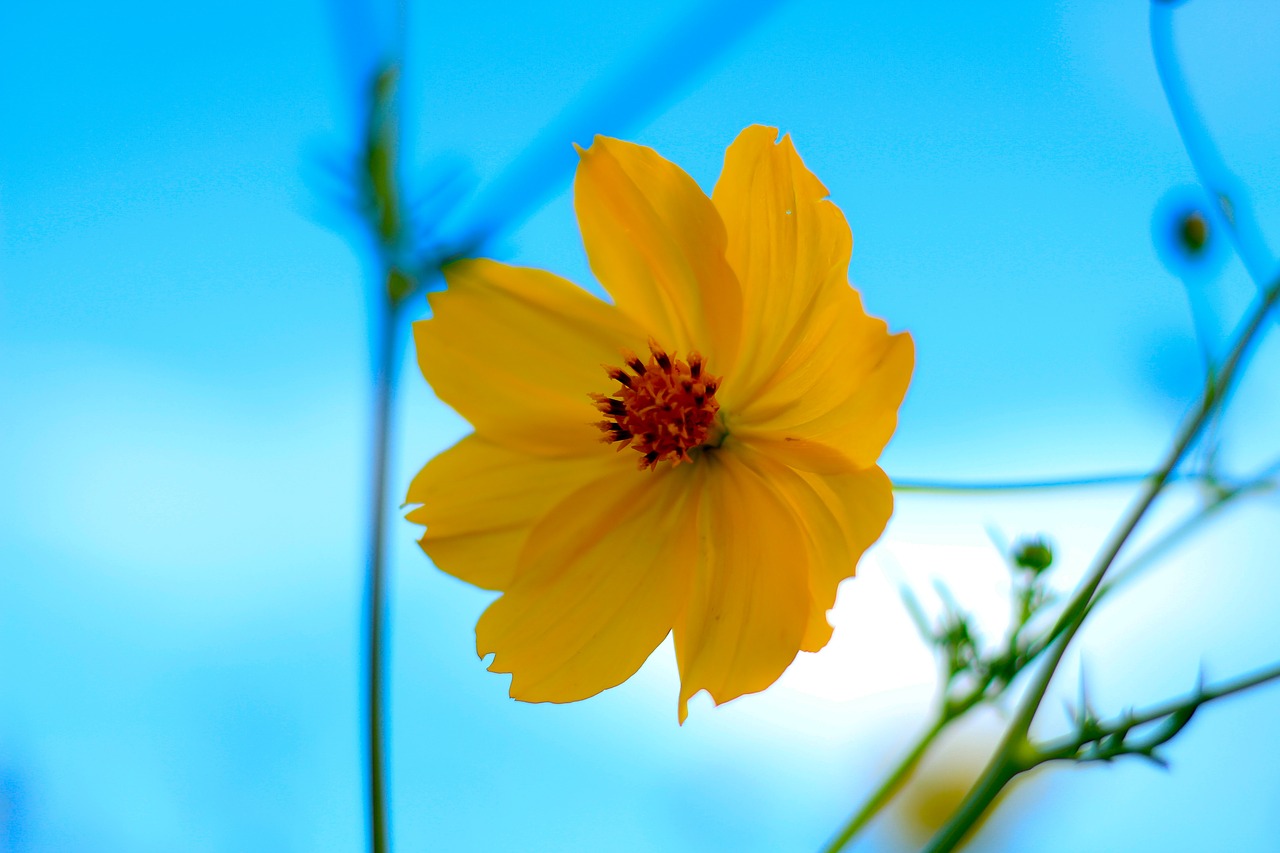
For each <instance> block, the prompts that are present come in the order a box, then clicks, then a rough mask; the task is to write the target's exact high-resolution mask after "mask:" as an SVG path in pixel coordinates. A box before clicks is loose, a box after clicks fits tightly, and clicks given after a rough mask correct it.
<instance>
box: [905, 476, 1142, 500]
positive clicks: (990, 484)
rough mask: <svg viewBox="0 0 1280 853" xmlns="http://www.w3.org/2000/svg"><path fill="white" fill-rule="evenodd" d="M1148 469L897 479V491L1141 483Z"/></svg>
mask: <svg viewBox="0 0 1280 853" xmlns="http://www.w3.org/2000/svg"><path fill="white" fill-rule="evenodd" d="M1150 477H1151V474H1150V473H1148V472H1145V471H1144V472H1133V473H1125V474H1100V475H1097V476H1091V477H1066V478H1062V479H1055V480H991V481H985V482H984V481H973V482H963V481H959V480H949V481H948V480H894V481H893V490H894V491H895V492H904V493H908V492H916V493H920V494H939V495H942V494H970V493H973V492H1022V491H1034V490H1039V489H1075V488H1085V487H1089V486H1116V485H1126V484H1131V483H1141V482H1142V481H1144V480H1147V479H1150Z"/></svg>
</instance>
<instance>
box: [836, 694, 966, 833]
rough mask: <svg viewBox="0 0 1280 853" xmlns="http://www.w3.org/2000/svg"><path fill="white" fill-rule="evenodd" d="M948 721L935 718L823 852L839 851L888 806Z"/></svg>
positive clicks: (943, 718)
mask: <svg viewBox="0 0 1280 853" xmlns="http://www.w3.org/2000/svg"><path fill="white" fill-rule="evenodd" d="M950 722H951V719H949V718H947V717H939V718H938V719H937V720H936V721H935V722H934V724H933V725H932V726H930V727H929V728H928V729H926V730H925V731H924V732H923V733H922V734H921V735H920V737H919V738H918V739H917V740H916V743H915V745H914V746H912V747H911V749H910V750H909V751H908V752H907V753H906V754H905V755H904V756H902V758H901V760H899V762H898V764H897V766H896V767H894V768H893V771H892V772H890V773H889V775H888V776H886V777H885V778H884V779H883V781H881V782H880V786H879V787H878V788H876V790H875V791H873V792H872V794H871V796H870V797H868V798H867V799H866V801H865V802H863V804H862V807H861V808H859V809H858V811H857V812H855V813H854V815H853V817H851V818H849V822H848V823H846V824H845V825H844V826H843V827H842V828H841V830H840V834H839V835H837V836H836V837H835V838H833V839H832V840H831V843H830V844H828V845H827V846H826V847H825V848H824V851H825V853H838V851H840V850H843V849H844V848H845V845H847V844H848V843H849V842H850V841H852V840H853V839H854V836H856V835H857V834H858V833H859V832H861V831H862V830H863V828H865V827H866V825H867V824H868V823H870V822H871V819H872V818H874V817H875V816H876V815H877V814H879V813H880V810H881V809H883V808H884V807H885V806H886V805H888V803H889V801H890V800H892V799H893V798H894V796H895V795H896V794H897V793H898V791H900V790H901V789H902V786H903V785H904V784H906V781H907V779H909V778H910V777H911V774H912V773H913V772H915V769H916V765H917V764H919V763H920V759H921V758H923V757H924V754H925V752H927V751H928V749H929V747H930V746H931V745H932V744H933V742H934V740H936V739H937V737H938V735H939V734H941V733H942V730H943V729H945V728H946V727H947V725H948V724H950Z"/></svg>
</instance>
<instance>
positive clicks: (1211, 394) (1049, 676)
mask: <svg viewBox="0 0 1280 853" xmlns="http://www.w3.org/2000/svg"><path fill="white" fill-rule="evenodd" d="M1277 300H1280V281H1278V282H1273V283H1272V284H1271V285H1270V286H1268V287H1267V288H1266V290H1265V292H1264V295H1263V297H1262V299H1261V300H1259V302H1258V303H1257V304H1256V306H1255V307H1254V309H1253V311H1252V312H1251V313H1250V315H1249V317H1248V320H1247V321H1246V323H1245V325H1244V327H1243V329H1242V330H1241V331H1240V333H1239V334H1238V335H1237V337H1236V341H1235V345H1234V346H1233V347H1232V348H1231V352H1230V354H1229V355H1228V356H1227V359H1226V361H1225V362H1224V363H1223V367H1222V373H1221V375H1220V380H1219V383H1218V385H1217V386H1210V387H1209V388H1206V389H1205V392H1204V395H1203V396H1202V397H1201V399H1200V402H1199V404H1198V405H1197V406H1196V407H1195V408H1194V409H1193V410H1192V412H1191V414H1190V416H1188V417H1187V419H1186V420H1185V421H1184V422H1183V425H1182V426H1181V428H1179V430H1178V433H1177V435H1176V437H1175V439H1174V442H1173V446H1172V447H1171V448H1170V450H1169V452H1168V454H1167V456H1166V457H1165V461H1164V463H1163V464H1162V465H1161V466H1160V467H1159V468H1158V469H1157V470H1156V471H1155V473H1154V474H1152V475H1151V476H1150V477H1149V478H1148V479H1147V481H1146V486H1145V487H1144V488H1143V490H1142V493H1141V494H1140V496H1139V498H1138V500H1137V502H1136V503H1135V504H1134V505H1133V507H1132V508H1131V509H1130V510H1129V512H1128V513H1127V514H1126V515H1125V517H1124V518H1123V520H1122V521H1121V523H1120V525H1119V527H1117V528H1116V530H1115V532H1114V533H1113V534H1112V535H1111V538H1110V540H1109V542H1108V544H1107V546H1106V548H1104V550H1103V551H1102V553H1101V555H1100V556H1099V558H1098V560H1097V561H1096V562H1095V563H1094V566H1093V568H1092V570H1091V571H1090V572H1089V574H1088V575H1087V576H1086V578H1085V581H1084V582H1083V583H1082V584H1081V585H1080V586H1079V587H1078V588H1077V590H1076V592H1075V594H1074V595H1073V596H1072V598H1071V601H1070V602H1069V603H1068V605H1067V607H1066V608H1065V609H1064V610H1063V612H1062V615H1061V616H1060V617H1059V619H1058V622H1057V624H1056V625H1055V626H1054V629H1053V633H1054V634H1057V635H1059V639H1058V640H1057V641H1056V642H1054V643H1053V644H1052V645H1051V646H1050V647H1049V649H1048V650H1047V652H1048V654H1047V657H1046V659H1045V662H1044V663H1043V664H1042V665H1041V666H1040V668H1039V669H1038V670H1037V671H1036V675H1035V678H1034V679H1033V680H1032V683H1031V685H1030V686H1029V687H1028V689H1027V692H1026V693H1025V694H1024V695H1023V697H1022V700H1021V701H1020V702H1019V704H1018V708H1017V711H1016V712H1015V714H1014V717H1013V719H1012V720H1011V721H1010V723H1009V728H1008V730H1007V731H1006V733H1005V737H1004V739H1003V740H1002V741H1001V743H1000V746H999V748H998V749H997V751H996V754H995V756H993V757H992V760H991V763H990V764H989V765H988V767H987V769H986V770H985V771H984V772H983V774H982V776H981V778H979V780H978V782H977V783H976V784H975V786H974V788H973V790H971V791H970V792H969V795H968V796H967V797H966V798H965V800H964V802H963V803H962V804H961V806H960V809H959V811H957V812H956V814H955V815H953V816H952V818H951V820H950V821H948V823H947V825H946V826H945V827H943V829H942V831H941V832H939V833H938V835H937V836H936V837H935V838H934V839H933V840H932V841H931V842H930V844H929V846H928V847H927V848H926V850H927V851H929V853H942V851H947V850H952V849H954V847H955V845H956V844H957V843H959V841H960V839H962V838H963V837H964V836H965V835H966V834H967V833H968V832H969V830H970V829H971V828H972V826H973V824H974V823H975V822H976V821H977V820H978V818H980V817H981V816H982V814H983V812H985V811H986V809H987V807H988V806H990V804H991V802H992V801H993V800H994V799H995V793H992V792H991V791H990V790H989V789H990V788H992V787H993V786H994V787H995V792H996V793H998V792H999V789H1000V788H1002V787H1004V785H1005V784H1007V783H1008V781H1009V779H1011V778H1013V777H1012V775H1009V774H1010V773H1011V772H1012V773H1014V774H1016V773H1017V772H1020V771H1017V770H1011V768H1015V767H1016V766H1017V759H1018V758H1019V757H1020V756H1021V753H1022V752H1024V751H1025V749H1026V744H1027V734H1028V732H1029V731H1030V729H1031V722H1032V720H1033V719H1034V718H1035V715H1036V711H1038V710H1039V708H1040V703H1041V702H1042V701H1043V699H1044V696H1045V693H1046V691H1047V690H1048V689H1049V683H1050V682H1051V681H1052V680H1053V676H1054V673H1055V672H1056V671H1057V668H1058V665H1059V664H1060V663H1061V662H1062V658H1063V655H1065V654H1066V651H1067V647H1068V646H1069V645H1070V644H1071V641H1072V640H1073V639H1074V638H1075V635H1076V632H1077V631H1079V630H1080V626H1081V625H1082V624H1083V623H1084V620H1085V617H1086V616H1087V615H1088V613H1089V607H1090V604H1091V602H1092V600H1093V597H1094V593H1096V592H1097V590H1098V586H1099V585H1100V584H1101V583H1102V580H1103V578H1104V577H1105V576H1106V574H1107V571H1108V570H1109V569H1110V568H1111V566H1112V564H1113V563H1114V562H1115V560H1116V558H1117V557H1118V556H1119V555H1120V551H1121V550H1122V549H1123V548H1124V546H1125V544H1126V543H1127V542H1128V541H1129V537H1130V536H1131V535H1132V534H1133V532H1134V530H1136V529H1137V527H1138V524H1139V523H1140V522H1141V521H1142V519H1143V518H1144V517H1145V516H1146V514H1147V511H1148V510H1149V509H1150V508H1151V505H1152V504H1153V503H1155V500H1156V498H1157V497H1158V496H1159V495H1160V493H1161V491H1162V490H1163V489H1164V486H1165V484H1166V483H1167V482H1168V480H1169V477H1170V475H1171V474H1172V473H1173V471H1174V469H1175V468H1177V466H1178V464H1179V463H1180V462H1181V461H1182V459H1183V457H1184V456H1185V455H1186V454H1187V451H1188V450H1190V448H1191V446H1192V445H1193V444H1194V443H1195V441H1196V439H1197V438H1198V437H1199V436H1200V434H1201V432H1202V431H1203V429H1204V427H1205V424H1206V423H1208V421H1209V418H1210V417H1211V416H1212V414H1213V413H1214V411H1215V410H1216V409H1218V408H1219V407H1220V406H1222V405H1223V404H1224V403H1225V401H1226V400H1227V398H1228V396H1229V394H1230V392H1231V390H1232V387H1233V385H1234V383H1235V380H1236V377H1237V376H1238V372H1239V369H1240V367H1241V366H1242V365H1243V364H1244V360H1245V358H1246V356H1247V355H1248V354H1249V353H1250V351H1251V350H1252V347H1253V344H1254V342H1255V341H1256V339H1257V337H1258V332H1259V330H1260V329H1261V328H1262V325H1263V323H1264V322H1265V321H1266V320H1267V318H1268V316H1269V315H1270V313H1271V310H1272V308H1274V307H1275V304H1276V302H1277Z"/></svg>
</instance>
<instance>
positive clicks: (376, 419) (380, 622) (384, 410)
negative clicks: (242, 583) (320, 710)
mask: <svg viewBox="0 0 1280 853" xmlns="http://www.w3.org/2000/svg"><path fill="white" fill-rule="evenodd" d="M379 304H380V305H381V306H382V315H381V316H380V317H379V318H378V321H377V330H376V331H375V334H376V335H377V342H376V345H375V348H374V394H373V459H372V465H373V468H372V484H371V486H370V488H371V489H372V494H371V496H370V497H371V508H372V513H371V517H370V520H369V566H368V574H367V576H366V592H365V600H366V602H367V604H368V608H369V609H368V613H367V615H366V619H365V626H366V631H367V633H366V636H365V654H366V668H367V673H366V675H367V683H366V688H367V692H366V695H365V699H366V703H367V704H366V723H367V725H368V730H367V733H366V738H367V742H368V747H369V750H368V762H369V763H368V767H367V771H366V773H367V775H366V778H367V785H368V802H369V832H370V838H369V844H370V849H371V850H372V851H373V853H386V851H387V849H388V843H387V793H386V740H385V737H384V732H385V711H384V701H385V697H386V675H385V671H386V652H385V648H384V646H385V635H386V609H387V608H386V587H387V581H386V552H385V548H384V546H385V538H386V537H385V533H384V528H385V527H386V505H387V474H388V469H389V467H390V444H391V400H392V387H393V384H394V371H395V355H396V329H397V319H398V318H397V314H398V312H397V311H396V307H395V304H394V303H393V302H392V301H391V299H390V298H383V299H380V300H379Z"/></svg>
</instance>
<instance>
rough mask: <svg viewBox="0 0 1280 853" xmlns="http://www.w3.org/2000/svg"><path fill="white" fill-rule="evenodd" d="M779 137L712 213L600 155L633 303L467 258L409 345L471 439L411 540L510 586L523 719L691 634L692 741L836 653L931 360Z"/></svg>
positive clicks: (429, 490) (607, 258) (499, 616)
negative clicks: (890, 472) (893, 458)
mask: <svg viewBox="0 0 1280 853" xmlns="http://www.w3.org/2000/svg"><path fill="white" fill-rule="evenodd" d="M777 136H778V134H777V131H776V130H775V129H773V128H767V127H759V126H754V127H750V128H747V129H746V130H744V131H743V132H742V133H741V134H740V135H739V137H738V139H737V140H736V141H735V142H734V143H733V144H732V145H731V146H730V148H729V150H728V152H727V154H726V156H725V165H724V170H723V172H722V173H721V176H720V179H719V181H718V182H717V184H716V187H715V191H714V193H713V194H712V196H711V197H710V198H708V197H707V196H706V195H705V194H704V193H703V192H702V191H701V190H700V189H699V188H698V186H697V184H696V183H694V181H693V180H692V179H691V178H690V177H689V176H688V175H687V174H685V172H683V171H682V170H681V169H680V168H679V167H677V166H675V165H674V164H672V163H670V162H668V161H667V160H664V159H663V158H662V157H660V156H659V155H658V154H657V153H656V152H654V151H653V150H651V149H649V148H645V147H642V146H639V145H633V144H630V143H626V142H621V141H619V140H616V139H607V138H603V137H597V138H596V140H595V142H594V143H593V144H592V146H591V147H590V148H588V149H586V150H582V149H579V152H580V155H581V161H580V163H579V166H578V173H577V178H576V180H575V184H574V190H575V206H576V209H577V214H578V221H579V225H580V227H581V229H582V237H583V242H584V243H585V245H586V250H587V257H588V260H589V262H590V264H591V268H592V271H593V272H594V273H595V275H596V277H597V278H598V279H599V280H600V283H601V284H602V285H603V286H604V287H605V289H606V290H608V291H609V293H610V295H611V296H612V297H613V304H609V303H607V302H604V301H601V300H599V299H596V298H595V297H593V296H591V295H590V294H588V293H587V292H586V291H584V290H581V289H580V288H578V287H576V286H575V285H573V284H571V283H570V282H567V281H565V280H564V279H561V278H558V277H557V276H554V275H552V274H551V273H548V272H543V271H540V270H534V269H527V268H521V267H514V266H508V265H505V264H500V263H497V262H494V261H489V260H467V261H459V262H456V263H453V264H451V265H449V266H448V267H446V268H445V271H444V272H445V278H446V280H447V282H448V289H447V290H445V291H443V292H441V293H433V294H431V296H430V299H431V306H432V311H433V316H432V318H431V319H429V320H426V321H423V322H420V323H418V324H416V325H415V327H414V336H415V340H416V343H417V349H418V357H419V363H420V364H421V367H422V372H423V375H424V376H425V377H426V378H427V380H428V381H429V382H430V383H431V385H432V387H433V388H434V389H435V391H436V394H437V395H438V396H439V397H440V398H441V399H442V400H444V401H445V402H446V403H448V404H449V405H451V406H452V407H453V408H455V409H456V410H457V411H458V412H459V413H460V414H461V415H462V416H463V417H465V418H466V419H467V420H468V421H469V422H470V423H471V425H472V426H473V427H474V428H475V432H474V433H473V434H472V435H469V436H467V437H466V438H464V439H462V441H460V442H459V443H458V444H457V445H455V446H454V447H452V448H450V449H449V450H447V451H445V452H444V453H442V454H441V455H439V456H438V457H436V458H435V459H433V460H431V462H429V463H428V464H427V466H426V467H425V468H423V469H422V471H421V472H420V473H419V474H418V476H417V477H415V478H414V481H413V483H412V485H411V486H410V487H409V494H408V502H409V503H411V504H418V505H419V506H418V507H417V508H415V509H413V510H412V511H411V512H410V513H409V515H408V518H409V520H410V521H413V522H416V523H419V524H423V525H426V531H425V533H424V535H423V537H422V540H421V544H422V547H423V548H424V549H425V550H426V552H427V554H428V555H430V557H431V558H432V560H433V561H434V562H435V563H436V565H437V566H439V567H440V568H441V569H443V570H444V571H446V572H448V573H449V574H452V575H454V576H456V577H458V578H461V579H462V580H464V581H467V582H469V583H472V584H475V585H476V586H480V587H483V588H486V589H493V590H499V591H501V592H502V595H501V596H500V597H499V598H498V599H497V600H496V601H494V602H493V604H491V605H490V606H489V608H488V609H487V610H486V611H485V613H484V615H483V616H482V617H481V618H480V622H479V624H478V625H477V626H476V638H477V650H478V651H479V653H480V655H481V656H485V655H488V654H490V653H492V654H493V655H494V657H493V661H492V663H491V665H490V667H489V669H490V670H492V671H494V672H508V673H511V675H512V680H511V695H512V696H513V697H515V698H517V699H522V700H526V701H531V702H541V701H550V702H570V701H574V700H578V699H584V698H587V697H589V696H593V695H595V694H596V693H599V692H600V691H602V690H605V689H607V688H609V687H613V686H615V685H617V684H620V683H621V682H623V681H625V680H626V679H627V678H629V677H630V676H631V675H632V674H633V673H634V672H635V671H636V670H637V669H638V668H639V667H640V665H641V664H642V663H643V662H644V661H645V659H646V658H647V657H648V656H649V655H650V653H652V652H653V650H654V649H655V648H656V647H657V646H658V645H659V644H660V643H661V642H662V640H663V639H664V638H665V637H666V636H667V634H669V633H672V632H674V634H675V647H676V658H677V663H678V665H679V670H680V680H681V689H680V703H679V707H680V719H681V721H683V719H684V717H685V715H686V713H687V710H686V708H687V703H688V700H689V698H690V697H691V696H692V695H693V694H695V693H697V692H698V691H699V690H704V689H705V690H707V691H708V692H709V693H710V694H711V696H712V698H713V699H714V700H715V701H716V703H721V702H725V701H728V700H729V699H733V698H735V697H738V696H741V695H743V694H745V693H752V692H756V691H759V690H763V689H764V688H766V687H768V686H769V685H770V684H772V683H773V682H774V681H775V680H776V679H777V678H778V676H779V675H781V673H782V672H783V670H784V669H786V667H787V666H788V665H789V664H790V663H791V661H792V660H793V659H794V658H795V656H796V653H797V652H798V651H801V650H805V651H817V650H818V649H820V648H822V647H823V646H824V645H826V643H827V640H828V639H829V638H830V636H831V627H830V625H829V624H828V622H827V618H826V613H827V610H828V609H830V608H831V606H832V605H833V604H834V602H835V597H836V587H837V585H838V584H839V583H840V581H841V580H843V579H844V578H847V577H851V576H852V575H853V574H854V570H855V567H856V565H857V562H858V559H859V558H860V557H861V555H862V553H863V552H864V551H865V550H866V549H867V548H868V547H869V546H870V545H871V544H872V543H873V542H874V541H875V540H876V539H877V538H878V537H879V536H880V534H881V533H882V532H883V530H884V527H885V524H886V523H887V522H888V519H889V515H890V513H891V512H892V508H893V498H892V492H891V489H890V484H889V481H888V479H887V478H886V477H885V475H884V473H883V472H882V471H881V470H880V469H879V467H877V465H876V459H877V458H878V456H879V454H880V452H881V450H882V449H883V448H884V446H885V444H886V443H887V442H888V440H889V437H890V436H891V435H892V433H893V430H894V428H895V426H896V423H897V410H898V406H899V404H900V403H901V401H902V398H903V395H904V394H905V392H906V388H907V384H908V382H909V380H910V377H911V370H912V364H913V359H914V350H913V347H912V342H911V338H910V337H909V336H907V335H905V334H898V335H890V334H889V333H888V330H887V328H886V326H885V324H884V322H883V321H880V320H877V319H873V318H871V317H868V316H867V314H866V313H865V311H864V310H863V308H862V303H861V300H860V298H859V296H858V294H857V292H856V291H854V290H853V289H852V288H851V287H850V286H849V284H848V279H847V276H848V264H849V256H850V252H851V250H852V238H851V236H850V233H849V227H848V225H847V224H846V222H845V220H844V217H843V216H842V215H841V213H840V211H839V210H838V209H837V208H836V207H835V205H833V204H832V203H831V202H830V201H828V200H826V197H827V190H826V188H825V187H824V186H823V185H822V183H821V182H820V181H818V179H817V178H816V177H814V176H813V174H812V173H810V172H809V171H808V169H806V168H805V166H804V164H803V163H802V162H801V161H800V158H799V156H798V155H797V154H796V152H795V149H794V147H793V146H792V144H791V140H790V139H789V138H788V137H785V136H784V137H783V138H782V139H781V141H778V139H777ZM637 353H644V355H638V354H637Z"/></svg>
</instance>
